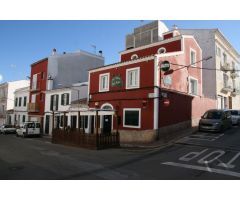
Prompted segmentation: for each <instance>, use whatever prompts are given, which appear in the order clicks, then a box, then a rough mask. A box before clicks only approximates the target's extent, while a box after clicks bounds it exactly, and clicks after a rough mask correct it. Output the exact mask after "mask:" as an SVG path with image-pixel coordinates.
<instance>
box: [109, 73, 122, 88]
mask: <svg viewBox="0 0 240 200" xmlns="http://www.w3.org/2000/svg"><path fill="white" fill-rule="evenodd" d="M111 86H112V87H121V86H122V79H121V76H119V75H118V76H114V77H113V78H112V81H111Z"/></svg>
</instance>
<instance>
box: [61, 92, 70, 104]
mask: <svg viewBox="0 0 240 200" xmlns="http://www.w3.org/2000/svg"><path fill="white" fill-rule="evenodd" d="M61 105H62V106H66V105H69V93H64V94H62V95H61Z"/></svg>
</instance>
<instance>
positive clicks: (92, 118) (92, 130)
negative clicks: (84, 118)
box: [90, 115, 94, 133]
mask: <svg viewBox="0 0 240 200" xmlns="http://www.w3.org/2000/svg"><path fill="white" fill-rule="evenodd" d="M90 119H91V121H90V122H91V125H90V133H94V116H93V115H91V118H90Z"/></svg>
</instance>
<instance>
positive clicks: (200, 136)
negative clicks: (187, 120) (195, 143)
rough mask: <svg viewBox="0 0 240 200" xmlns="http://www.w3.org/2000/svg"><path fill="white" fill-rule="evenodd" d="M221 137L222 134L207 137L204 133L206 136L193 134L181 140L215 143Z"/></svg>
mask: <svg viewBox="0 0 240 200" xmlns="http://www.w3.org/2000/svg"><path fill="white" fill-rule="evenodd" d="M223 135H224V133H222V134H220V135H208V133H206V134H193V135H190V136H186V137H184V138H183V139H187V140H207V141H215V140H217V139H218V138H220V137H222V136H223Z"/></svg>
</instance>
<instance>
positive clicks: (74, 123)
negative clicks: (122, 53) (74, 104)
mask: <svg viewBox="0 0 240 200" xmlns="http://www.w3.org/2000/svg"><path fill="white" fill-rule="evenodd" d="M71 128H73V129H76V128H77V116H75V115H73V116H71Z"/></svg>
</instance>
